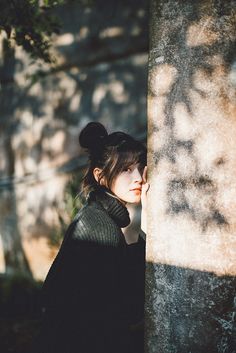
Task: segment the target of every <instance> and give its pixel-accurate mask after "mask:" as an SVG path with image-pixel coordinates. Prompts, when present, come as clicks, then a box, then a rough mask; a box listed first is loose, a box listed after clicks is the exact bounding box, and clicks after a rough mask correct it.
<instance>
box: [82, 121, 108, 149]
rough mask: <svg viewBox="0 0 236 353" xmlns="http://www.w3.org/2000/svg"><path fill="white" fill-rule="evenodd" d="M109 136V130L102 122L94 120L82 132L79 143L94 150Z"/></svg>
mask: <svg viewBox="0 0 236 353" xmlns="http://www.w3.org/2000/svg"><path fill="white" fill-rule="evenodd" d="M107 136H108V133H107V130H106V129H105V127H104V126H103V125H102V124H101V123H97V122H92V123H88V124H87V125H86V126H85V127H84V128H83V130H82V131H81V132H80V135H79V143H80V146H81V147H83V148H87V149H90V150H92V149H96V148H98V147H100V146H102V145H103V142H104V138H105V137H107Z"/></svg>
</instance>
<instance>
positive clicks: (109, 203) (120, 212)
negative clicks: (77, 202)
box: [87, 186, 130, 228]
mask: <svg viewBox="0 0 236 353" xmlns="http://www.w3.org/2000/svg"><path fill="white" fill-rule="evenodd" d="M87 201H88V203H90V202H91V201H97V202H99V203H100V204H101V205H102V206H103V208H104V209H105V210H106V211H107V213H108V214H109V216H110V217H111V218H112V219H113V221H114V222H115V223H116V224H117V225H118V226H119V227H120V228H124V227H127V226H128V225H129V224H130V218H129V212H128V210H127V208H126V207H125V205H124V204H123V203H122V202H121V201H119V200H118V199H117V197H116V196H115V195H114V194H113V193H112V192H111V191H110V190H109V189H107V188H106V187H104V186H97V187H96V188H94V189H93V190H92V191H90V193H89V194H88V196H87Z"/></svg>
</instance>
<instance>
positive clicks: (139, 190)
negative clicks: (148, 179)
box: [130, 188, 141, 192]
mask: <svg viewBox="0 0 236 353" xmlns="http://www.w3.org/2000/svg"><path fill="white" fill-rule="evenodd" d="M130 191H136V192H137V191H138V192H141V189H138V188H137V189H131V190H130Z"/></svg>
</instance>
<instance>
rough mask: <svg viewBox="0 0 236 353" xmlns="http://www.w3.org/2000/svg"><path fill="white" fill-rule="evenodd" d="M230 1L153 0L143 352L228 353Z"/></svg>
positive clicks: (234, 289) (235, 67)
mask: <svg viewBox="0 0 236 353" xmlns="http://www.w3.org/2000/svg"><path fill="white" fill-rule="evenodd" d="M235 4H236V2H235V1H230V0H229V1H223V0H219V1H213V0H212V1H211V0H199V1H193V0H192V1H191V0H186V1H181V0H169V1H165V0H152V1H151V9H150V20H151V24H150V54H149V94H148V150H149V155H148V165H149V176H148V178H149V182H150V184H151V187H150V191H149V200H148V202H149V205H150V207H149V214H148V232H147V233H148V234H147V270H146V352H148V353H190V352H191V353H207V352H209V353H217V352H222V353H223V352H224V353H233V352H234V353H235V352H236V114H235V113H236V96H235V86H236V54H235V22H236V20H235V19H236V16H235V15H236V13H235Z"/></svg>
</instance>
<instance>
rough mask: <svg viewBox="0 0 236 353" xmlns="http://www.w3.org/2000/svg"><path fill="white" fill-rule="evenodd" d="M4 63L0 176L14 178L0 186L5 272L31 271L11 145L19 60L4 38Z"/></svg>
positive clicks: (0, 81) (0, 232)
mask: <svg viewBox="0 0 236 353" xmlns="http://www.w3.org/2000/svg"><path fill="white" fill-rule="evenodd" d="M2 54H3V55H2V57H3V60H2V66H1V71H0V84H1V90H0V107H1V118H0V135H1V136H2V141H3V143H2V147H3V151H2V156H3V159H4V162H3V165H4V164H5V167H4V173H3V171H0V172H1V178H2V180H3V178H6V179H11V178H12V180H13V183H12V186H11V188H9V189H5V190H4V189H2V188H0V237H1V240H2V246H3V253H4V262H5V272H6V273H14V272H17V271H22V272H24V273H29V274H31V271H30V268H29V265H28V262H27V259H26V257H25V254H24V250H23V247H22V243H21V235H20V232H19V228H18V217H17V198H16V190H15V185H14V179H13V178H14V173H15V152H14V150H13V146H12V137H13V135H14V133H15V130H16V127H17V126H16V124H17V122H16V121H15V120H14V110H15V104H14V102H15V101H16V98H15V96H16V91H17V86H16V83H15V82H14V72H15V65H16V60H15V56H14V49H11V48H9V47H8V44H7V42H6V41H5V40H3V49H2Z"/></svg>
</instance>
